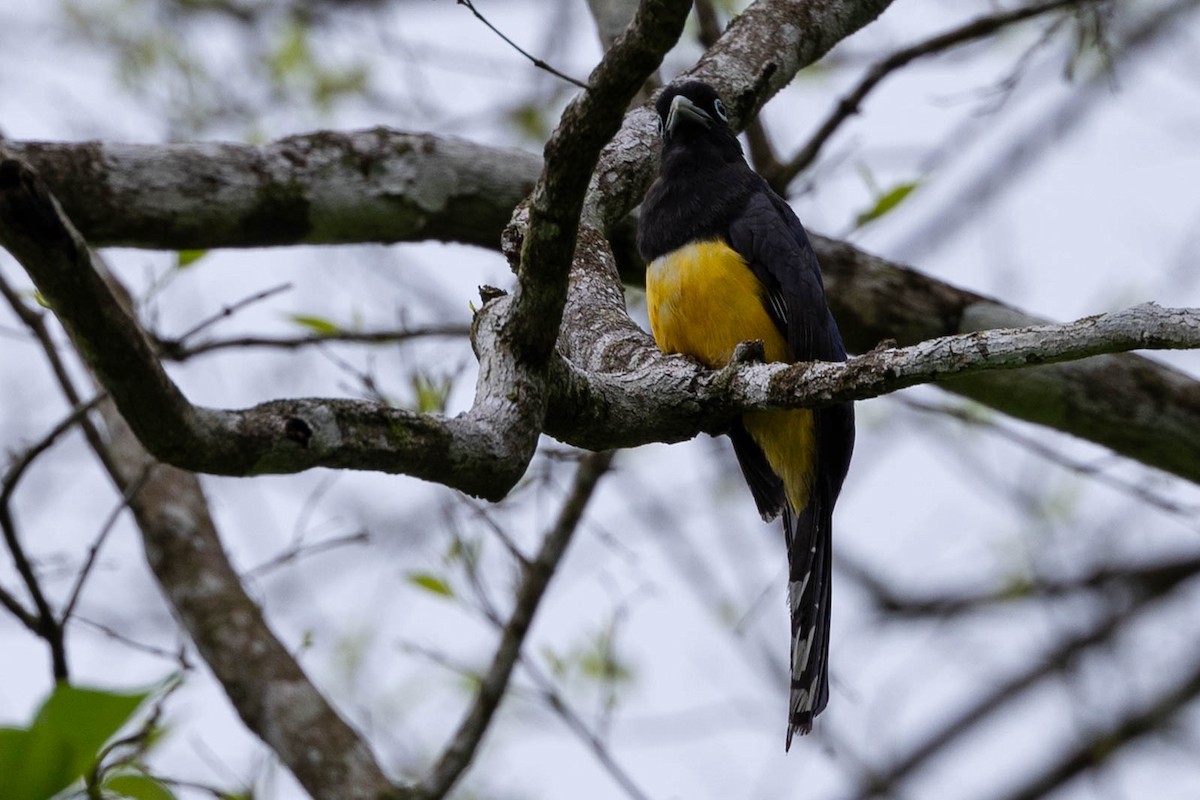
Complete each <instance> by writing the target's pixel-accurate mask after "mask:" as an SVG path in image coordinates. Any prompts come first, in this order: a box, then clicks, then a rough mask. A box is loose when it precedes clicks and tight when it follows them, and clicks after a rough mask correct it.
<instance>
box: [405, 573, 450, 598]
mask: <svg viewBox="0 0 1200 800" xmlns="http://www.w3.org/2000/svg"><path fill="white" fill-rule="evenodd" d="M407 580H408V582H409V583H411V584H412V585H413V586H417V587H420V588H422V589H424V590H425V591H427V592H432V593H433V594H436V595H441V596H442V597H454V589H452V588H451V587H450V584H448V583H446V581H445V579H444V578H440V577H438V576H437V575H434V574H433V573H432V572H410V573H408V576H407Z"/></svg>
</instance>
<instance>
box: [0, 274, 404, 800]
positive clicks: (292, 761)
mask: <svg viewBox="0 0 1200 800" xmlns="http://www.w3.org/2000/svg"><path fill="white" fill-rule="evenodd" d="M97 266H98V267H99V268H101V269H104V265H103V264H102V263H100V262H99V261H97ZM102 277H103V278H105V279H106V280H112V279H111V276H109V275H108V274H107V270H105V273H104V275H103V276H102ZM113 291H114V293H115V294H116V296H117V300H118V302H128V295H127V294H126V293H125V292H124V287H121V286H120V285H119V284H116V283H115V281H114V282H113ZM0 294H3V295H4V296H5V298H6V299H7V300H8V301H9V303H10V304H11V305H12V307H13V310H14V312H15V313H16V314H17V316H18V317H19V318H20V319H21V320H22V321H23V322H24V323H25V324H26V325H27V326H28V327H29V328H30V330H31V331H33V332H34V334H35V335H36V337H37V338H38V340H39V342H40V343H41V345H42V347H43V350H44V352H45V355H46V357H47V359H48V360H49V361H50V362H51V363H52V366H53V367H54V371H55V374H56V377H57V378H58V380H59V383H60V386H61V388H62V390H63V392H64V394H65V395H66V396H67V398H68V400H70V401H71V402H72V403H75V404H76V407H77V410H76V411H75V412H74V413H72V415H71V418H72V419H73V420H75V421H77V422H78V423H79V424H80V425H81V426H82V427H83V429H84V431H85V433H86V435H87V439H88V442H89V443H90V444H91V446H92V448H93V449H94V450H95V452H96V455H97V457H98V458H99V460H100V462H101V464H102V465H103V466H104V468H105V470H106V471H107V472H108V474H109V476H110V477H111V478H112V480H113V483H114V484H115V485H116V487H117V489H118V491H119V492H120V493H121V495H122V497H123V502H124V503H127V504H128V506H129V508H130V509H131V510H132V512H133V514H134V518H135V520H136V521H137V523H138V526H139V528H140V530H141V533H142V538H143V545H144V548H145V552H146V558H147V561H148V562H149V563H150V567H151V570H152V571H153V572H154V575H155V578H156V579H157V580H158V582H159V585H160V586H161V587H162V589H163V592H164V593H165V594H166V596H167V600H168V601H169V602H170V604H171V606H172V608H173V610H174V612H175V615H176V616H177V617H178V618H179V620H180V621H181V622H182V624H183V626H184V627H185V628H186V629H187V630H188V632H189V633H190V634H191V637H192V641H193V642H194V643H195V645H196V647H197V649H198V650H199V651H200V653H201V655H202V656H203V657H204V659H205V662H206V663H207V664H208V665H209V667H210V668H211V669H212V670H213V673H214V675H215V676H216V677H217V679H218V680H219V681H220V682H221V684H222V686H223V687H224V689H225V692H226V694H227V695H228V696H229V698H230V701H231V702H232V703H233V705H234V707H235V709H236V710H237V712H238V714H239V715H240V716H241V718H242V720H243V721H244V722H245V723H246V725H247V727H248V728H249V729H250V730H251V731H253V732H254V733H255V734H257V735H258V736H259V738H261V739H262V740H263V741H264V742H265V743H266V744H267V745H268V746H269V747H271V748H272V749H273V750H274V751H275V753H276V754H277V755H278V757H279V758H280V760H281V761H282V762H283V763H284V764H285V765H286V766H287V767H288V768H289V769H290V770H291V771H292V772H293V774H295V776H296V778H297V779H298V780H299V781H300V783H301V784H302V785H303V786H304V787H305V788H306V789H307V790H308V791H309V792H310V793H311V794H312V795H313V797H314V798H317V799H318V800H325V799H326V798H328V799H329V800H335V799H336V800H340V798H357V799H360V800H379V798H381V797H383V796H384V795H385V793H386V794H388V796H395V797H402V796H403V795H400V794H399V793H396V792H395V791H394V787H393V786H392V785H391V783H390V782H389V781H388V780H387V779H386V777H385V776H384V775H383V772H382V771H381V770H380V768H379V767H378V766H377V765H376V763H375V761H374V759H373V757H372V755H371V753H370V750H369V749H368V747H367V746H366V744H365V743H364V742H362V741H361V740H360V739H359V737H358V735H357V734H356V733H355V732H354V731H353V730H352V729H351V728H350V727H349V726H348V725H347V724H346V723H345V722H344V721H343V720H342V719H341V717H340V716H338V714H337V712H336V711H335V710H334V709H333V708H331V707H330V706H329V705H328V704H327V703H326V702H325V700H324V698H323V697H322V696H321V695H320V693H319V692H318V691H317V690H316V689H315V688H314V687H313V686H312V684H311V683H310V682H309V681H308V678H307V676H305V675H304V672H303V670H301V668H300V666H299V664H297V663H296V661H295V660H294V659H293V658H292V656H291V654H290V653H289V652H288V650H287V648H286V647H285V646H284V645H283V643H281V642H280V641H279V640H278V639H277V638H276V637H275V635H274V634H273V633H272V632H271V630H270V629H269V628H268V627H267V625H266V621H265V620H264V619H263V616H262V611H261V609H259V607H258V605H257V604H256V603H255V602H254V601H253V600H252V599H251V598H250V597H249V596H248V595H247V594H246V592H245V589H244V588H243V586H242V584H241V581H240V579H239V577H238V575H237V573H236V572H235V571H234V569H233V567H232V565H231V564H230V563H229V561H228V559H227V557H226V556H225V553H224V550H223V548H222V546H221V541H220V539H219V537H218V536H217V532H216V528H215V525H214V523H213V520H212V516H211V514H210V512H209V509H208V503H207V500H206V499H205V497H204V493H203V490H202V489H201V486H200V482H199V479H198V478H197V477H196V476H195V475H193V474H191V473H188V472H185V471H183V470H179V469H176V468H174V467H170V466H167V465H165V464H161V463H159V462H157V461H155V460H154V458H153V457H152V456H150V454H149V453H147V452H146V450H145V448H143V447H142V445H141V443H140V442H139V441H138V440H137V438H136V437H135V436H134V435H133V432H132V430H131V429H130V427H129V426H128V424H127V423H126V422H125V420H124V419H123V418H122V417H121V415H120V413H119V412H118V411H117V409H116V407H115V405H114V404H113V403H112V402H111V401H110V400H107V399H103V396H101V397H100V398H97V400H93V401H90V402H88V403H86V404H80V403H79V393H78V391H77V390H76V388H75V386H74V385H73V383H72V382H71V380H70V378H69V377H68V375H67V374H66V372H65V370H64V369H63V368H62V364H61V361H60V359H59V357H58V353H57V350H55V348H54V343H53V342H52V341H50V339H49V336H48V335H47V332H46V329H45V325H44V323H43V320H42V317H41V315H40V314H39V313H37V312H35V311H33V310H32V309H29V308H28V307H26V306H25V304H24V302H23V301H22V300H21V299H20V297H19V296H17V294H16V293H15V292H13V291H12V290H11V288H10V287H9V286H8V285H7V283H5V282H4V281H0ZM97 404H98V405H99V410H100V415H101V417H102V418H103V420H104V425H105V428H106V432H107V436H105V437H102V436H101V435H100V433H99V432H98V431H97V429H96V428H95V426H94V425H93V423H92V422H91V420H90V419H88V417H87V416H86V412H87V411H89V410H91V409H92V408H93V407H94V406H96V405H97ZM60 429H63V426H61V425H60V426H58V428H56V429H55V431H54V432H52V433H55V435H57V433H58V432H61V431H60ZM53 438H54V437H53V436H52V437H48V438H47V440H45V441H46V443H47V445H46V446H48V444H49V442H52V441H53ZM43 449H44V448H43ZM22 463H26V462H22ZM10 476H11V477H12V478H13V485H14V486H15V481H16V477H18V476H19V472H17V473H10ZM5 488H6V489H8V488H9V486H8V483H7V481H6V486H5ZM6 502H7V501H6ZM6 502H5V504H6ZM98 546H99V541H97V543H96V544H95V545H94V547H93V550H92V553H91V555H90V556H89V559H88V564H87V565H85V567H84V569H83V570H82V571H81V572H80V574H79V576H78V577H77V579H76V584H75V586H74V588H73V591H72V593H71V596H70V599H69V600H68V602H67V604H66V608H65V610H64V611H63V614H62V617H61V624H60V625H59V628H60V631H61V627H62V625H65V624H66V622H67V621H68V619H69V618H70V617H71V611H72V609H73V607H74V605H75V602H76V600H77V598H78V593H79V590H80V587H81V586H82V583H83V581H84V579H85V578H86V574H87V570H88V567H90V564H91V561H92V558H93V557H94V555H95V551H96V548H97V547H98ZM51 619H52V618H51ZM76 619H78V618H76ZM34 621H35V622H36V621H37V620H36V618H35V619H34ZM109 633H110V634H111V633H113V632H111V631H109ZM59 635H60V637H61V632H60V634H59ZM64 672H65V668H64ZM63 677H65V674H64V676H63Z"/></svg>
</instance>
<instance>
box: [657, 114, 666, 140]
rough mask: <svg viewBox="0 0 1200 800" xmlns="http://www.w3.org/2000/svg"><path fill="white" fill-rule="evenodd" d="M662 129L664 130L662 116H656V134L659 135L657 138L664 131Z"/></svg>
mask: <svg viewBox="0 0 1200 800" xmlns="http://www.w3.org/2000/svg"><path fill="white" fill-rule="evenodd" d="M664 131H665V127H664V125H663V118H662V117H659V118H658V135H659V138H661V137H662V135H663V132H664Z"/></svg>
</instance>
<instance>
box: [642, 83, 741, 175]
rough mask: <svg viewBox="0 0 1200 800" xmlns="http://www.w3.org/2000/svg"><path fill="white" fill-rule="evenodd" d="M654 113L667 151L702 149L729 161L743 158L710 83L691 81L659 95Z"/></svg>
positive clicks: (715, 91)
mask: <svg viewBox="0 0 1200 800" xmlns="http://www.w3.org/2000/svg"><path fill="white" fill-rule="evenodd" d="M655 110H657V111H658V131H659V134H660V135H661V136H662V138H663V149H664V150H670V149H673V148H678V147H686V148H689V149H690V148H692V147H695V146H700V147H708V148H715V149H716V150H717V151H719V152H721V153H722V154H723V155H724V156H725V158H726V159H728V158H731V157H733V156H736V157H737V158H739V159H740V158H741V157H742V147H741V145H740V144H738V140H737V134H736V133H734V131H733V128H731V127H729V115H728V112H727V111H726V110H725V104H724V103H723V102H722V101H721V97H720V95H718V94H717V90H716V89H714V88H712V87H711V86H709V85H708V84H707V83H701V82H700V81H688V82H686V83H680V84H676V85H672V86H668V87H667V88H666V89H664V90H663V93H662V94H661V95H659V97H658V102H657V103H655Z"/></svg>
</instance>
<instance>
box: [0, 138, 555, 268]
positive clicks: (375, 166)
mask: <svg viewBox="0 0 1200 800" xmlns="http://www.w3.org/2000/svg"><path fill="white" fill-rule="evenodd" d="M4 146H5V148H7V149H8V150H9V152H10V153H11V155H12V156H13V157H15V158H19V159H21V160H23V161H25V162H27V163H28V164H30V165H31V166H32V167H33V168H34V169H35V170H36V171H37V172H38V173H39V174H40V175H41V176H42V178H43V179H44V180H45V181H46V183H47V184H48V185H49V186H50V188H51V190H52V191H53V193H54V195H55V197H56V198H57V199H58V201H59V202H60V203H61V204H62V206H63V210H64V211H65V212H66V215H67V217H68V218H69V219H70V220H71V221H72V223H74V224H75V226H76V227H77V228H78V229H79V231H80V233H81V234H82V235H83V237H84V238H85V239H86V240H87V241H88V242H89V243H91V244H92V245H93V246H96V247H107V246H113V245H128V246H132V247H150V248H156V249H161V250H185V249H199V250H206V249H209V248H214V247H265V246H271V245H288V244H328V243H330V242H356V241H357V242H403V241H421V240H429V239H436V240H441V241H453V242H465V243H468V244H476V245H480V246H484V247H493V248H495V247H497V246H499V241H500V231H502V230H503V229H504V225H505V224H506V223H507V222H508V218H509V216H510V215H511V213H512V209H513V206H515V205H516V204H517V203H519V202H520V201H521V200H522V198H524V197H525V196H526V195H528V194H529V192H530V191H531V190H532V189H533V185H534V182H535V181H536V180H537V176H538V170H540V169H541V164H542V160H541V159H540V158H538V157H537V156H536V155H533V154H532V153H526V152H523V151H521V150H510V149H504V148H496V147H484V146H482V145H477V144H473V143H471V142H468V141H464V140H462V139H455V138H453V137H449V136H435V135H433V134H427V133H404V132H401V131H395V130H390V129H388V128H372V129H370V130H360V131H350V132H344V133H339V132H332V131H322V132H320V133H311V134H305V135H302V136H290V137H288V138H286V139H280V140H279V141H277V142H272V143H271V144H266V145H261V146H255V145H248V144H233V143H220V144H212V143H205V144H153V145H147V144H119V143H110V142H83V143H72V144H66V143H61V142H5V144H4Z"/></svg>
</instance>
